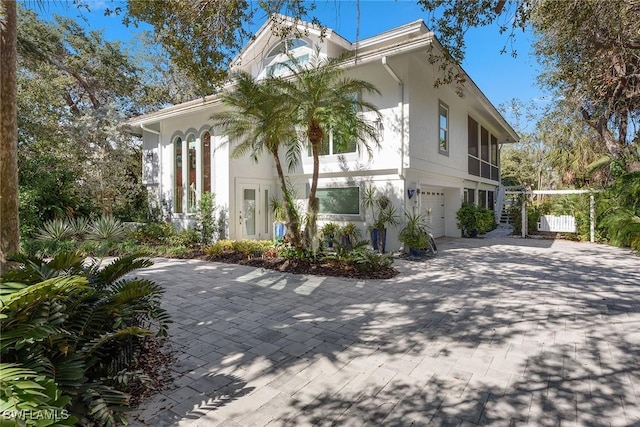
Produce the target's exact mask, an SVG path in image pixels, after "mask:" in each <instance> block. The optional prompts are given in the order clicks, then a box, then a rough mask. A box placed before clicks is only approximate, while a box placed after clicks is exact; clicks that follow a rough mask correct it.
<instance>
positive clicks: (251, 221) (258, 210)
mask: <svg viewBox="0 0 640 427" xmlns="http://www.w3.org/2000/svg"><path fill="white" fill-rule="evenodd" d="M270 187H271V186H270V185H269V184H257V183H241V184H239V185H238V195H237V196H238V197H237V200H238V225H239V227H240V230H239V233H238V234H239V238H240V239H252V240H256V239H257V240H260V239H269V238H270V236H271V221H270V218H271V215H270V212H271V210H270V208H269V197H270V190H271V188H270Z"/></svg>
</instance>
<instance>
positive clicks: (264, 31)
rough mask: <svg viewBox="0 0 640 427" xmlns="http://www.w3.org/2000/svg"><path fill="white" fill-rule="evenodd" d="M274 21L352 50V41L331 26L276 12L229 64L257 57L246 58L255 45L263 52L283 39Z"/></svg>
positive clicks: (238, 63)
mask: <svg viewBox="0 0 640 427" xmlns="http://www.w3.org/2000/svg"><path fill="white" fill-rule="evenodd" d="M274 22H275V23H277V25H278V26H283V27H286V26H290V27H294V26H295V27H297V29H298V30H299V31H300V32H302V33H303V34H304V33H310V34H314V35H315V36H318V37H319V36H320V35H322V37H323V39H325V40H330V41H331V42H332V43H335V44H338V45H340V46H341V47H342V48H344V49H348V50H351V42H349V41H348V40H347V39H345V38H344V37H342V36H341V35H340V34H338V33H337V32H335V31H334V30H332V29H331V28H322V27H319V26H317V25H315V24H313V23H311V22H306V21H301V20H296V19H293V18H291V17H289V16H285V15H281V14H279V13H278V14H275V15H272V16H271V17H269V18H268V19H267V20H266V21H265V23H264V24H262V26H261V27H260V29H259V30H258V31H257V32H256V34H255V36H253V38H252V40H251V41H250V42H249V43H247V44H246V45H245V47H243V48H242V50H241V51H240V53H239V54H238V55H237V56H236V57H235V58H234V59H233V61H231V63H230V64H229V68H234V67H237V66H239V65H240V64H241V63H242V61H243V60H246V59H249V61H251V60H253V59H255V58H246V55H247V53H248V52H249V51H250V50H251V49H253V48H254V47H258V48H259V49H258V50H259V51H260V52H262V51H263V50H265V49H266V48H267V47H269V46H270V45H271V44H274V43H277V42H280V41H281V40H282V39H281V38H280V37H278V36H275V35H274V34H273V31H272V27H273V26H274Z"/></svg>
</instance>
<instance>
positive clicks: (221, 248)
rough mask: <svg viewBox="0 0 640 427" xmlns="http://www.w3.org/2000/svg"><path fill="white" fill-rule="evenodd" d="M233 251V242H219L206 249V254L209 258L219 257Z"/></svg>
mask: <svg viewBox="0 0 640 427" xmlns="http://www.w3.org/2000/svg"><path fill="white" fill-rule="evenodd" d="M232 251H233V240H226V239H224V240H218V241H217V242H215V243H214V244H213V245H211V246H209V247H207V248H205V250H204V253H206V254H207V255H209V256H218V255H220V254H222V253H224V252H232Z"/></svg>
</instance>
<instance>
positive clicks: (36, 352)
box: [0, 253, 171, 425]
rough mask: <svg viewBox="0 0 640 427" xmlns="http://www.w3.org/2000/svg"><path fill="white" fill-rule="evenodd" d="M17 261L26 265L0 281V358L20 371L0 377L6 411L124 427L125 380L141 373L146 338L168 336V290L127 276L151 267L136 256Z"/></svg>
mask: <svg viewBox="0 0 640 427" xmlns="http://www.w3.org/2000/svg"><path fill="white" fill-rule="evenodd" d="M14 261H17V262H19V263H20V264H21V267H20V268H18V269H16V270H14V271H10V272H8V273H6V274H5V275H3V276H2V277H1V278H0V283H1V285H2V286H1V289H2V291H1V292H0V357H1V358H2V362H3V363H5V364H8V365H6V368H7V369H9V368H10V369H14V370H17V371H16V372H17V373H20V372H22V373H20V375H17V374H16V375H10V376H9V378H8V379H7V378H4V379H3V378H0V394H2V395H1V397H2V402H3V404H2V405H3V406H2V407H3V408H4V407H5V406H7V405H8V406H7V410H15V411H19V410H21V409H24V405H23V403H20V402H26V404H27V405H28V407H29V408H32V409H34V408H36V409H37V410H47V409H48V408H49V407H53V406H55V405H57V406H55V407H57V408H58V409H59V410H65V411H68V415H69V419H71V418H73V419H74V420H78V421H77V422H78V423H79V424H82V425H91V424H97V425H115V424H117V423H119V422H123V420H124V419H123V417H122V409H123V408H124V407H126V405H127V403H128V396H127V394H126V393H125V390H126V381H124V380H123V379H124V378H126V379H127V381H128V380H130V379H131V378H135V377H136V376H141V375H142V374H141V373H140V372H137V371H135V370H134V369H133V366H135V361H136V359H137V357H138V356H139V354H140V351H141V348H142V343H143V340H144V339H147V337H149V336H150V335H153V334H155V335H157V336H166V335H167V330H168V326H169V324H170V322H171V321H170V318H169V316H168V314H167V312H166V311H165V310H164V309H163V308H162V307H161V306H160V298H161V296H162V292H163V291H162V288H161V287H160V286H159V285H158V284H156V283H154V282H152V281H150V280H146V279H139V278H135V277H130V276H129V273H131V272H133V271H134V270H136V269H139V268H144V267H148V266H150V265H151V262H150V261H149V260H146V259H141V258H138V257H137V256H135V255H130V256H126V257H122V258H119V259H116V260H114V261H112V262H111V263H109V264H108V265H106V266H105V267H101V266H100V263H99V261H95V260H94V261H88V260H85V259H84V258H83V257H81V256H79V255H78V254H75V253H63V254H59V255H57V256H55V257H54V258H53V259H50V260H43V259H41V258H37V257H26V256H17V257H15V258H14ZM3 367H4V366H3ZM32 374H33V375H32ZM34 375H35V376H34ZM25 381H27V382H28V381H31V382H33V383H34V384H30V383H29V384H28V383H26V382H25ZM22 386H24V387H27V388H26V389H25V390H22V389H21V388H20V387H22ZM24 387H23V388H24ZM42 388H44V389H46V390H49V389H51V390H53V391H55V393H54V394H53V395H52V396H54V397H55V396H59V399H58V398H57V399H54V400H51V399H45V398H44V397H42V396H40V394H44V395H48V392H47V393H45V392H43V391H42ZM31 392H33V393H32V394H34V395H35V396H31V394H29V393H31ZM20 393H22V394H20ZM39 393H40V394H39ZM18 394H20V396H22V397H21V399H20V400H19V399H10V400H5V397H6V398H7V399H8V398H9V397H10V396H18ZM38 396H40V397H38ZM60 399H61V400H60ZM4 402H8V403H6V404H5V403H4ZM20 405H23V406H20ZM29 405H30V406H29ZM27 424H28V423H27ZM61 425H62V424H61Z"/></svg>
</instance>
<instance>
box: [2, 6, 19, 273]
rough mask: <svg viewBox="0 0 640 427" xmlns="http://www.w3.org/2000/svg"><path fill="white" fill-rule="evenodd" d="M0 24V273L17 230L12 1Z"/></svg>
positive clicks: (13, 248) (15, 247)
mask: <svg viewBox="0 0 640 427" xmlns="http://www.w3.org/2000/svg"><path fill="white" fill-rule="evenodd" d="M1 1H2V10H3V12H4V22H0V67H1V68H0V273H2V272H3V271H4V269H5V266H6V261H7V255H8V254H10V253H12V252H17V251H18V249H19V245H20V234H19V226H18V127H17V110H16V105H17V87H16V58H17V50H16V49H17V11H16V2H15V0H1Z"/></svg>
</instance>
